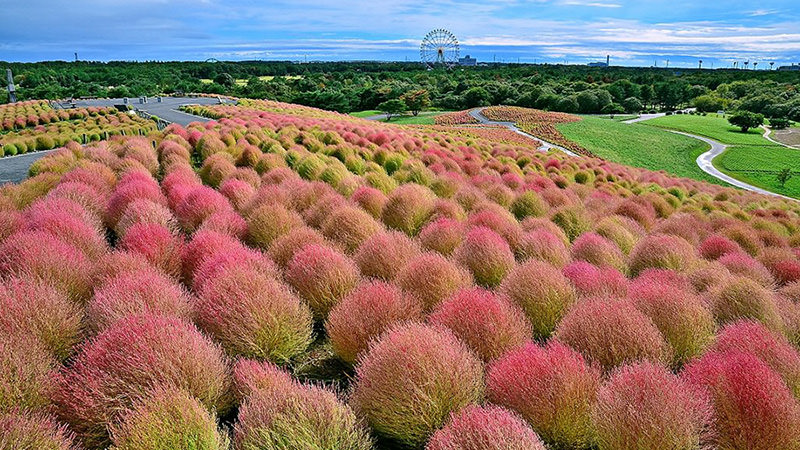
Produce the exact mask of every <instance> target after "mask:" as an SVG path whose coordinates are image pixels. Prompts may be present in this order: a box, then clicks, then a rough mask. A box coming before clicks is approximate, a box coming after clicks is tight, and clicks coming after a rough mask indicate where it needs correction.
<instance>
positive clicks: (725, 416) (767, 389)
mask: <svg viewBox="0 0 800 450" xmlns="http://www.w3.org/2000/svg"><path fill="white" fill-rule="evenodd" d="M682 378H684V379H685V380H686V381H688V382H689V383H691V384H693V385H694V386H697V387H698V388H700V389H702V390H704V392H705V394H706V395H707V396H708V398H709V400H710V401H711V404H712V405H713V406H714V421H713V424H714V426H713V441H712V442H711V443H710V444H712V445H713V446H714V448H731V449H733V448H736V449H739V448H741V449H748V450H769V449H778V448H785V449H796V448H797V446H798V442H800V406H798V403H797V400H796V399H795V398H794V397H792V393H791V391H790V390H789V388H788V387H787V386H786V384H785V383H784V382H783V380H782V379H781V377H780V375H778V373H776V372H775V371H774V370H772V369H771V368H770V367H769V366H768V365H767V364H766V363H764V362H763V361H761V360H760V359H758V357H756V356H754V355H750V354H747V353H741V352H735V351H729V352H723V353H716V352H712V353H707V354H705V355H704V356H703V357H702V358H700V359H698V360H695V361H693V362H692V363H690V364H689V365H687V367H686V368H685V369H684V371H683V374H682Z"/></svg>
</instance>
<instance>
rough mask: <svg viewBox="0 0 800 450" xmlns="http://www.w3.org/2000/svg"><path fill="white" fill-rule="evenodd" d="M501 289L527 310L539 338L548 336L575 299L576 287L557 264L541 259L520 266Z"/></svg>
mask: <svg viewBox="0 0 800 450" xmlns="http://www.w3.org/2000/svg"><path fill="white" fill-rule="evenodd" d="M500 291H501V292H502V293H503V294H505V295H507V296H508V297H509V298H510V299H511V300H512V301H513V302H514V303H516V304H517V305H519V306H520V307H521V308H522V310H523V311H524V312H525V315H526V316H527V318H528V320H529V321H530V324H531V325H532V328H533V335H534V336H535V337H536V338H540V339H546V338H548V337H549V336H550V334H551V333H552V332H553V330H554V329H555V327H556V325H557V324H558V322H559V321H561V318H562V317H564V314H566V312H567V310H568V309H569V307H570V306H572V304H573V303H574V302H575V291H574V290H573V289H572V286H570V285H569V281H568V280H567V279H566V278H565V277H564V275H562V274H561V272H560V271H559V270H558V269H556V268H555V267H553V266H551V265H549V264H547V263H545V262H541V261H528V262H526V263H525V264H522V265H520V266H517V267H516V268H515V269H514V270H512V271H511V273H510V274H509V275H508V277H506V279H505V280H503V284H501V285H500Z"/></svg>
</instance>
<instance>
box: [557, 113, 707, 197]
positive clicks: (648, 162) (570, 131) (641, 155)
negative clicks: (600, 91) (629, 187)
mask: <svg viewBox="0 0 800 450" xmlns="http://www.w3.org/2000/svg"><path fill="white" fill-rule="evenodd" d="M556 127H557V128H558V130H559V131H561V133H562V134H563V135H564V136H565V137H566V138H567V139H569V140H571V141H573V142H576V143H577V144H579V145H581V146H582V147H584V148H586V149H588V150H590V151H591V152H592V153H594V154H596V155H597V156H600V157H601V158H604V159H607V160H609V161H614V162H617V163H620V164H625V165H629V166H634V167H642V168H645V169H650V170H664V171H666V172H669V173H671V174H673V175H677V176H680V177H686V178H694V179H696V180H703V181H709V182H712V183H718V184H721V183H722V182H720V181H719V180H717V179H716V178H714V177H712V176H710V175H708V174H707V173H705V172H703V171H702V170H700V168H699V167H697V163H696V162H695V160H696V159H697V157H698V156H699V155H700V154H701V153H703V152H705V151H707V150H708V148H709V147H708V145H707V144H705V143H703V142H701V141H698V140H697V139H692V138H689V137H685V136H681V135H677V134H674V133H670V132H668V131H664V130H660V129H658V128H654V127H649V126H646V125H640V124H631V125H627V124H624V123H620V122H618V121H617V120H616V118H615V120H611V119H608V118H600V117H584V118H583V120H581V121H580V122H573V123H564V124H558V125H556Z"/></svg>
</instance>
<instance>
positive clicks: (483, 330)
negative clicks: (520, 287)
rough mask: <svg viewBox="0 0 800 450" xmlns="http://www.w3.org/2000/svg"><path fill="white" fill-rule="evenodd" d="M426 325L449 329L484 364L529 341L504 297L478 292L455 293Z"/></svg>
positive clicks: (527, 329) (520, 317)
mask: <svg viewBox="0 0 800 450" xmlns="http://www.w3.org/2000/svg"><path fill="white" fill-rule="evenodd" d="M428 322H429V323H431V324H433V325H439V326H443V327H446V328H448V329H450V331H452V332H453V334H455V335H456V337H458V338H459V339H461V340H462V341H463V342H464V343H465V344H467V345H468V346H469V347H470V348H471V349H472V350H473V351H474V352H475V353H476V354H477V355H478V356H479V357H480V358H481V359H483V360H484V361H491V360H493V359H495V358H498V357H499V356H501V355H503V354H504V353H506V352H507V351H509V350H511V349H513V348H515V347H519V346H521V345H522V344H524V343H525V342H526V341H528V340H530V338H531V326H530V323H528V321H527V320H526V317H525V314H524V313H523V312H522V309H521V308H520V307H519V306H517V305H516V304H514V303H512V302H511V301H510V300H509V299H508V298H507V297H505V296H502V295H497V294H495V293H493V292H491V291H487V290H485V289H481V288H472V289H464V290H461V291H459V292H456V293H455V294H454V295H453V296H452V297H450V298H448V299H447V300H445V301H443V302H442V303H440V304H439V305H438V306H437V307H436V309H434V310H433V312H432V313H431V314H430V315H429V316H428Z"/></svg>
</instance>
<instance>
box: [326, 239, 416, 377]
mask: <svg viewBox="0 0 800 450" xmlns="http://www.w3.org/2000/svg"><path fill="white" fill-rule="evenodd" d="M403 236H405V235H403ZM422 317H423V314H422V305H421V304H420V302H419V301H418V300H417V299H415V298H413V297H411V296H410V295H407V294H404V293H403V292H402V291H401V290H400V289H399V288H398V287H397V286H395V285H392V284H388V283H384V282H365V283H362V284H360V285H359V286H358V287H356V288H355V289H354V290H353V291H352V292H351V293H350V294H349V295H347V296H346V297H345V298H344V299H343V300H342V301H341V302H340V303H339V304H338V305H336V306H335V307H334V308H333V309H332V310H331V313H330V314H329V315H328V321H327V322H326V323H325V331H327V333H328V336H329V337H330V339H331V344H332V345H333V351H334V352H336V354H337V355H338V356H339V358H341V359H342V360H343V361H345V362H348V363H351V364H353V363H355V362H356V360H357V359H358V356H359V355H360V354H362V352H364V351H365V350H366V349H367V347H368V346H369V342H370V341H371V340H372V339H375V338H377V337H378V336H380V335H381V334H382V333H383V332H384V331H386V330H387V329H389V328H391V327H392V326H393V325H395V324H397V323H400V322H405V321H415V320H421V319H422Z"/></svg>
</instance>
